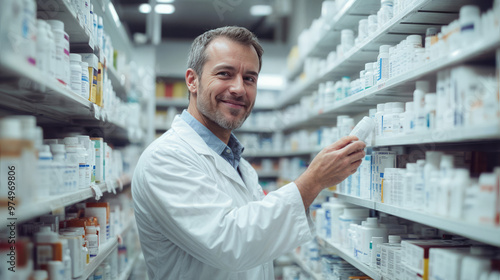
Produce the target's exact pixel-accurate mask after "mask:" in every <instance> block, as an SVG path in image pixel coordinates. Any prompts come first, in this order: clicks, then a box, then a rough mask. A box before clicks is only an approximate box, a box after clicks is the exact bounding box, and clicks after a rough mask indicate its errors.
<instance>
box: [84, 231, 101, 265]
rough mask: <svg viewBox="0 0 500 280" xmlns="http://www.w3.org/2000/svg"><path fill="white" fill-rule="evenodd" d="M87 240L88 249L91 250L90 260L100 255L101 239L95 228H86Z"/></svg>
mask: <svg viewBox="0 0 500 280" xmlns="http://www.w3.org/2000/svg"><path fill="white" fill-rule="evenodd" d="M85 239H86V241H87V248H88V249H89V255H90V258H91V259H92V258H94V257H96V256H97V254H98V253H99V237H98V236H97V231H96V227H95V226H87V227H86V228H85Z"/></svg>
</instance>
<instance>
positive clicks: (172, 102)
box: [156, 98, 189, 108]
mask: <svg viewBox="0 0 500 280" xmlns="http://www.w3.org/2000/svg"><path fill="white" fill-rule="evenodd" d="M188 105H189V100H188V99H187V98H156V106H157V107H158V106H161V107H169V106H173V107H186V108H187V106H188Z"/></svg>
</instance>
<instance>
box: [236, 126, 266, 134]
mask: <svg viewBox="0 0 500 280" xmlns="http://www.w3.org/2000/svg"><path fill="white" fill-rule="evenodd" d="M274 131H275V130H273V129H271V128H264V127H258V126H248V125H243V126H242V127H240V128H237V129H235V130H234V132H236V133H272V132H274Z"/></svg>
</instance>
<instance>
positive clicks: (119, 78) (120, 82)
mask: <svg viewBox="0 0 500 280" xmlns="http://www.w3.org/2000/svg"><path fill="white" fill-rule="evenodd" d="M106 73H107V74H108V78H109V80H110V81H111V85H112V86H113V90H114V91H115V92H116V96H118V97H119V98H120V99H121V100H122V101H125V102H126V101H127V93H128V90H127V87H126V84H125V80H126V78H125V75H123V74H119V73H118V71H116V69H115V68H114V67H112V66H108V67H107V68H106Z"/></svg>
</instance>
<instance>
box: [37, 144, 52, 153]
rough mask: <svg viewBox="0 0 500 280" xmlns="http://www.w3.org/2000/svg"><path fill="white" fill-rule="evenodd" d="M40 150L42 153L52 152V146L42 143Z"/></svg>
mask: <svg viewBox="0 0 500 280" xmlns="http://www.w3.org/2000/svg"><path fill="white" fill-rule="evenodd" d="M38 152H39V154H41V153H46V154H50V146H49V145H41V146H40V150H39V151H38Z"/></svg>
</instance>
